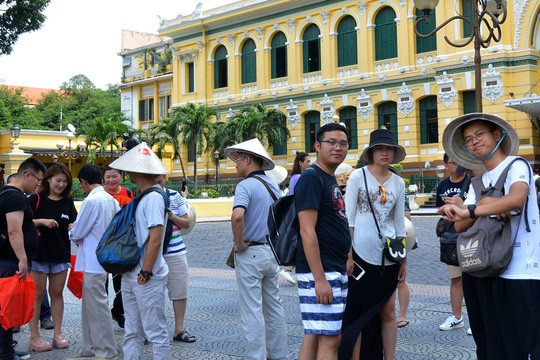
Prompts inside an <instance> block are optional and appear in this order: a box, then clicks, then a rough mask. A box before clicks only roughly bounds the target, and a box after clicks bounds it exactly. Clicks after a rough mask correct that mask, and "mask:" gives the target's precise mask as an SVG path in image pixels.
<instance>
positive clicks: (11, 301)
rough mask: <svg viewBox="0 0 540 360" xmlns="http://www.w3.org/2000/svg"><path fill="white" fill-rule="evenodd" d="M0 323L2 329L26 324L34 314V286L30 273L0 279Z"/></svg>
mask: <svg viewBox="0 0 540 360" xmlns="http://www.w3.org/2000/svg"><path fill="white" fill-rule="evenodd" d="M0 289H2V291H1V292H0V324H1V325H2V327H3V328H4V329H6V330H7V329H10V328H14V327H17V326H22V325H24V324H28V323H29V322H30V319H32V316H33V315H34V298H35V296H36V287H35V286H34V280H33V279H32V276H31V275H28V280H27V279H25V278H21V279H19V275H14V276H12V277H8V278H1V279H0Z"/></svg>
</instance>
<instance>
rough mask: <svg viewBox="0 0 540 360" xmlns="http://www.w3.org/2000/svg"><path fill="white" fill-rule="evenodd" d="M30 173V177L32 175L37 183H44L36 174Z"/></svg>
mask: <svg viewBox="0 0 540 360" xmlns="http://www.w3.org/2000/svg"><path fill="white" fill-rule="evenodd" d="M28 173H29V174H30V175H32V176H33V177H35V178H36V180H37V181H39V182H42V181H43V179H42V178H40V177H38V176H37V175H36V174H34V173H33V172H31V171H28Z"/></svg>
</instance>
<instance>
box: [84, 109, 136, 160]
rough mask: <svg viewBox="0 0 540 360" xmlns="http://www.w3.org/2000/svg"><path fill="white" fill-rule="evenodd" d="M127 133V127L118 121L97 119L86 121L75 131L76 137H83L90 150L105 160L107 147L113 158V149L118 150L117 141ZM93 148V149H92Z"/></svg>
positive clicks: (114, 119)
mask: <svg viewBox="0 0 540 360" xmlns="http://www.w3.org/2000/svg"><path fill="white" fill-rule="evenodd" d="M127 131H128V126H127V125H125V124H122V122H121V120H120V119H116V118H110V119H105V118H103V117H97V118H94V119H92V120H90V121H87V122H86V123H85V124H84V125H83V126H82V128H81V129H80V130H79V131H77V135H81V134H82V135H84V136H85V137H86V143H87V144H88V148H89V149H90V150H94V151H95V152H97V153H99V155H100V156H101V157H102V158H104V159H105V157H106V156H105V154H106V151H107V147H109V148H110V150H111V158H112V157H113V156H114V148H116V149H117V150H118V149H120V145H119V144H118V139H119V138H121V137H122V135H123V134H124V133H125V132H127ZM92 148H93V149H92Z"/></svg>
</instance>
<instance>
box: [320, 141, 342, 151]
mask: <svg viewBox="0 0 540 360" xmlns="http://www.w3.org/2000/svg"><path fill="white" fill-rule="evenodd" d="M321 142H325V143H328V144H329V145H330V146H331V147H333V148H335V147H336V145H339V147H340V148H342V149H348V148H349V143H348V142H347V141H336V140H334V139H331V140H322V141H321Z"/></svg>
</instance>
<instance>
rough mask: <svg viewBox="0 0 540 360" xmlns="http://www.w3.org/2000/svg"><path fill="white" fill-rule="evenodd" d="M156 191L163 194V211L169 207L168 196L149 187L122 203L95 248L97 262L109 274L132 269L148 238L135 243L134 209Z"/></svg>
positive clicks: (137, 261) (121, 272) (159, 190)
mask: <svg viewBox="0 0 540 360" xmlns="http://www.w3.org/2000/svg"><path fill="white" fill-rule="evenodd" d="M154 191H155V192H157V193H159V194H160V195H161V196H163V200H164V201H165V211H166V210H167V209H168V208H169V197H168V196H167V194H165V192H164V191H163V190H161V189H158V188H155V187H151V188H150V189H147V190H145V191H143V192H142V193H141V194H139V195H137V196H136V197H135V199H133V201H131V202H130V203H129V204H126V205H124V206H123V207H122V208H121V209H120V210H119V211H118V212H117V213H116V214H115V215H114V217H113V219H112V220H111V223H110V224H109V226H108V227H107V230H105V233H104V234H103V236H102V237H101V240H100V241H99V244H98V246H97V248H96V256H97V259H98V262H99V263H100V264H101V266H102V267H103V269H105V271H107V272H108V273H111V274H123V273H126V272H128V271H131V270H133V269H134V268H135V267H136V266H137V264H138V263H139V260H140V258H141V254H142V252H143V250H144V248H145V247H146V244H148V239H146V241H145V242H144V244H143V246H142V247H139V246H138V244H137V238H136V236H135V210H137V205H138V204H139V202H140V201H141V199H142V198H143V197H144V196H145V195H147V194H149V193H151V192H154Z"/></svg>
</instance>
